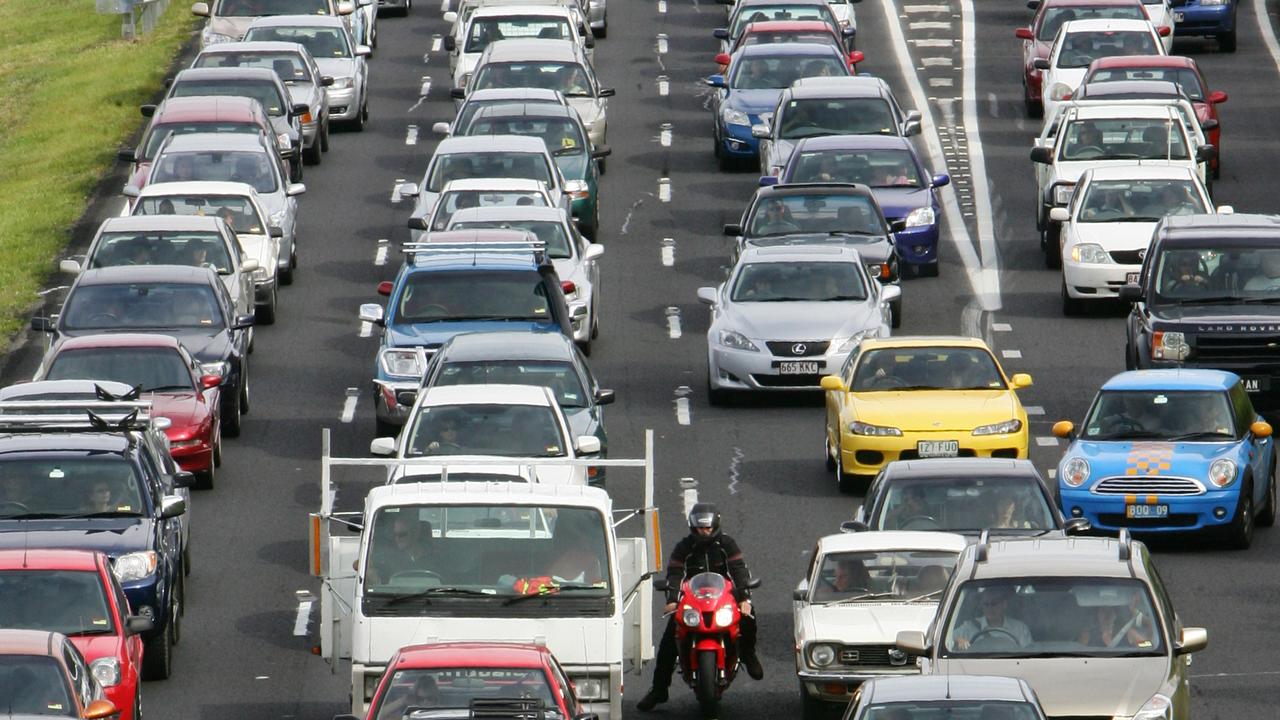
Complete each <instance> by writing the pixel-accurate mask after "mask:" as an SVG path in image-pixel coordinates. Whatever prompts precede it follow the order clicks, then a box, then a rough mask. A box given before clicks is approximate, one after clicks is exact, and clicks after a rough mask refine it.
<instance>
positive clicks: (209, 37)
mask: <svg viewBox="0 0 1280 720" xmlns="http://www.w3.org/2000/svg"><path fill="white" fill-rule="evenodd" d="M235 40H236V39H235V38H233V37H231V36H230V35H223V34H222V33H216V32H210V31H208V30H205V31H204V44H205V45H214V44H216V43H224V42H235Z"/></svg>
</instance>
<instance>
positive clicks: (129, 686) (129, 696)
mask: <svg viewBox="0 0 1280 720" xmlns="http://www.w3.org/2000/svg"><path fill="white" fill-rule="evenodd" d="M117 659H119V658H117ZM126 662H127V660H126ZM133 672H134V671H133V670H126V669H125V668H124V667H123V664H122V666H121V668H120V682H118V683H116V684H115V685H112V686H111V687H104V688H102V692H103V694H104V695H106V696H107V699H108V700H110V701H111V704H112V705H115V706H116V708H117V709H118V710H119V711H120V714H119V715H117V716H116V720H141V719H140V718H135V717H134V714H133V703H134V700H135V699H136V698H137V696H138V692H139V690H141V688H139V687H138V677H137V675H136V674H133ZM126 673H128V674H126Z"/></svg>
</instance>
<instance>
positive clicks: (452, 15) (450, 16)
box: [440, 10, 458, 25]
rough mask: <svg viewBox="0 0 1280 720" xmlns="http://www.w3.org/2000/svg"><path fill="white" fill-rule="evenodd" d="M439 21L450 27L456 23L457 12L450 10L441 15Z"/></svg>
mask: <svg viewBox="0 0 1280 720" xmlns="http://www.w3.org/2000/svg"><path fill="white" fill-rule="evenodd" d="M440 19H441V20H444V21H445V22H446V23H449V24H450V25H452V24H454V23H456V22H458V12H457V11H456V10H450V11H449V12H447V13H445V14H443V15H441V16H440Z"/></svg>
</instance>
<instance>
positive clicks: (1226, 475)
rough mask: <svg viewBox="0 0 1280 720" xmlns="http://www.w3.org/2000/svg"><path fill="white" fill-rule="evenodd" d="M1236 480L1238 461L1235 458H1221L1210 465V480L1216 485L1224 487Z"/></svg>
mask: <svg viewBox="0 0 1280 720" xmlns="http://www.w3.org/2000/svg"><path fill="white" fill-rule="evenodd" d="M1235 481H1236V463H1235V461H1234V460H1228V459H1227V458H1219V459H1217V460H1214V461H1213V464H1212V465H1210V466H1209V482H1211V483H1213V486H1214V487H1220V488H1224V487H1226V486H1228V485H1230V484H1231V483H1233V482H1235Z"/></svg>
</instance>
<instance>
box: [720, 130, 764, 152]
mask: <svg viewBox="0 0 1280 720" xmlns="http://www.w3.org/2000/svg"><path fill="white" fill-rule="evenodd" d="M717 122H718V121H717ZM719 127H720V139H719V140H718V142H719V143H720V152H721V153H723V154H725V155H728V156H729V157H732V158H741V159H758V158H759V157H760V141H759V140H758V139H756V138H755V137H752V135H751V128H750V127H747V126H746V125H726V124H723V123H721V124H720V125H719Z"/></svg>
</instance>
